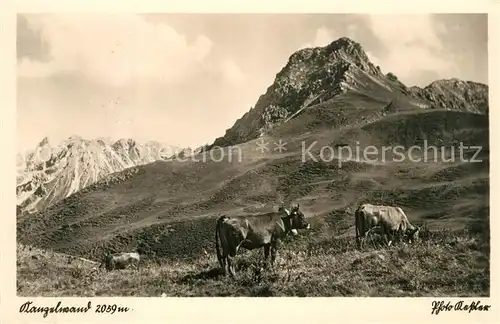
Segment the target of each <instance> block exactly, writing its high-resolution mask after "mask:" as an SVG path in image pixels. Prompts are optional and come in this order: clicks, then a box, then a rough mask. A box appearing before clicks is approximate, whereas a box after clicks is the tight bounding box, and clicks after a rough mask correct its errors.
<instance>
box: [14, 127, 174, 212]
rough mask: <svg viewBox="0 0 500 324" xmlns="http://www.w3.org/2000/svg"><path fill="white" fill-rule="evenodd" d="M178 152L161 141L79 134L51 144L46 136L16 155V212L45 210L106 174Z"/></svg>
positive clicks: (165, 157)
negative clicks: (80, 135) (53, 144)
mask: <svg viewBox="0 0 500 324" xmlns="http://www.w3.org/2000/svg"><path fill="white" fill-rule="evenodd" d="M177 151H179V148H176V147H172V146H169V145H165V144H161V143H159V142H147V143H145V144H139V143H137V142H136V141H134V140H132V139H120V140H118V141H116V142H114V143H113V142H110V141H109V140H106V139H96V140H86V139H83V138H81V137H79V136H72V137H70V138H68V139H67V140H65V141H63V142H62V143H61V144H60V145H58V146H56V147H52V146H51V145H50V143H49V140H48V138H44V139H43V140H42V141H40V143H39V144H38V145H37V147H36V148H35V149H34V150H32V151H30V152H28V153H26V154H24V155H23V154H18V155H17V167H18V170H17V186H16V194H17V206H18V207H17V208H18V210H17V211H18V213H20V212H23V213H24V212H28V213H32V212H36V211H42V210H43V209H45V208H46V207H48V206H50V205H52V204H54V203H56V202H58V201H61V200H62V199H64V198H66V197H68V196H70V195H72V194H73V193H75V192H77V191H79V190H81V189H83V188H86V187H88V186H89V185H91V184H93V183H96V182H97V181H99V180H101V179H103V178H104V177H106V176H107V175H110V174H112V173H115V172H118V171H122V170H124V169H127V168H130V167H133V166H137V165H142V164H146V163H151V162H154V161H156V160H160V159H168V158H171V156H172V155H173V154H174V153H175V152H177Z"/></svg>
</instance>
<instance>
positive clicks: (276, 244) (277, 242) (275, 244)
mask: <svg viewBox="0 0 500 324" xmlns="http://www.w3.org/2000/svg"><path fill="white" fill-rule="evenodd" d="M280 243H281V242H280V240H275V241H272V242H271V268H274V261H276V254H277V253H278V249H279V247H280V245H281V244H280Z"/></svg>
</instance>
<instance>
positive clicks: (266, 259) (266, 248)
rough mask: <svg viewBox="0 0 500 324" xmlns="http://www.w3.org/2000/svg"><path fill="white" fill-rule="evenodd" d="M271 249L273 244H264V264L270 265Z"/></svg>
mask: <svg viewBox="0 0 500 324" xmlns="http://www.w3.org/2000/svg"><path fill="white" fill-rule="evenodd" d="M270 249H271V244H267V245H264V266H265V267H266V268H267V267H268V260H269V250H270Z"/></svg>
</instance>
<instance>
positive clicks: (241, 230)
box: [215, 205, 311, 277]
mask: <svg viewBox="0 0 500 324" xmlns="http://www.w3.org/2000/svg"><path fill="white" fill-rule="evenodd" d="M299 208H300V206H299V205H297V206H296V207H293V208H292V209H291V210H290V211H287V210H286V209H285V208H283V207H281V208H280V209H279V211H278V212H270V213H267V214H262V215H253V216H238V217H228V216H220V217H219V218H218V219H217V223H216V226H215V247H216V250H217V259H218V261H219V264H220V266H221V268H222V270H223V272H224V274H226V273H227V271H228V270H229V272H230V274H231V275H232V276H233V277H235V276H236V273H235V269H234V264H233V262H232V258H234V257H235V256H236V254H237V253H238V250H239V248H240V247H242V248H245V249H247V250H253V249H258V248H262V247H263V248H264V258H265V261H266V264H267V260H268V257H269V251H271V266H273V265H274V260H275V259H276V252H277V250H278V248H279V245H280V243H281V240H282V238H283V237H284V236H285V235H287V234H289V233H292V234H296V233H297V230H298V229H309V228H310V227H311V225H310V224H309V223H308V222H307V221H306V219H305V216H304V214H303V213H302V212H301V211H300V209H299ZM219 239H220V247H222V252H221V250H220V248H219Z"/></svg>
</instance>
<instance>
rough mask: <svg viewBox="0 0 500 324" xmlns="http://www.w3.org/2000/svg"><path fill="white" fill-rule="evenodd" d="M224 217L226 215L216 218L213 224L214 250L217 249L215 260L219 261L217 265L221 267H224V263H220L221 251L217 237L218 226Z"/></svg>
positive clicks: (218, 234) (218, 233)
mask: <svg viewBox="0 0 500 324" xmlns="http://www.w3.org/2000/svg"><path fill="white" fill-rule="evenodd" d="M225 219H227V217H226V216H224V215H222V216H220V217H219V218H218V219H217V223H216V224H215V250H216V251H217V261H219V265H220V266H221V268H224V264H223V263H222V253H221V252H220V246H219V239H220V227H221V225H222V222H223V221H224V220H225ZM221 244H222V241H221Z"/></svg>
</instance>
